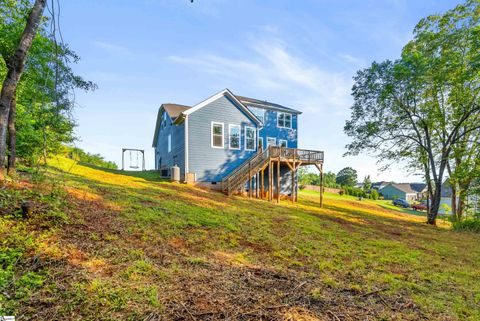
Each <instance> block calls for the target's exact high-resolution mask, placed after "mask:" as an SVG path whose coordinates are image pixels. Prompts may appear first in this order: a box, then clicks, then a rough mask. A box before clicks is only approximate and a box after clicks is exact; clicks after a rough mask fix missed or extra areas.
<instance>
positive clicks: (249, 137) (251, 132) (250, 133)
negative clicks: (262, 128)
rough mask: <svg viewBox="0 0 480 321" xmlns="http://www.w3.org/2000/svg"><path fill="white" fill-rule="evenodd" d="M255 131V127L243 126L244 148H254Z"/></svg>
mask: <svg viewBox="0 0 480 321" xmlns="http://www.w3.org/2000/svg"><path fill="white" fill-rule="evenodd" d="M255 133H256V131H255V128H253V127H245V150H255V141H256V137H255V136H256V135H255Z"/></svg>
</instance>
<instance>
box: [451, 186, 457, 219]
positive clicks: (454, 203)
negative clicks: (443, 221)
mask: <svg viewBox="0 0 480 321" xmlns="http://www.w3.org/2000/svg"><path fill="white" fill-rule="evenodd" d="M450 187H451V189H452V196H451V198H452V199H451V202H452V217H453V218H454V219H455V221H459V219H458V212H457V194H458V193H457V186H456V184H455V182H450Z"/></svg>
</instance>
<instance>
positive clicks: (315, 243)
mask: <svg viewBox="0 0 480 321" xmlns="http://www.w3.org/2000/svg"><path fill="white" fill-rule="evenodd" d="M50 166H52V167H51V168H50V170H49V173H48V175H50V176H51V177H52V179H58V180H60V181H61V182H62V185H63V186H65V187H66V188H65V190H66V192H67V195H68V198H69V200H70V201H71V202H72V205H71V208H70V209H69V210H68V214H69V215H68V216H69V220H70V221H69V222H66V223H64V224H65V225H64V228H63V229H60V228H54V229H51V230H49V231H48V232H43V233H41V234H38V235H33V234H31V235H30V236H28V237H29V239H30V241H29V242H30V243H29V244H34V246H32V245H29V248H32V249H30V250H28V251H27V252H28V253H34V255H37V256H41V257H44V258H46V259H48V260H55V261H61V262H63V263H62V264H61V269H59V270H56V271H55V272H52V273H57V274H62V273H67V274H68V275H70V274H73V275H74V279H75V281H74V282H71V284H70V285H68V286H67V287H66V290H65V291H63V292H62V297H64V298H68V300H69V307H68V309H64V310H62V311H63V312H62V313H63V315H64V316H65V318H67V319H68V316H70V315H71V314H70V313H73V312H72V311H75V313H77V314H78V315H81V316H83V318H84V319H89V318H91V316H92V315H108V316H109V318H110V319H115V318H117V319H118V318H119V317H124V318H125V317H126V316H127V317H128V318H130V319H145V311H163V309H165V307H166V306H168V302H167V301H168V300H166V298H168V297H169V296H172V295H178V294H180V295H185V294H184V293H183V292H178V291H180V290H178V289H177V286H179V285H182V284H184V283H185V282H186V281H185V280H190V279H191V278H192V276H198V278H199V280H202V282H207V281H206V280H209V281H208V282H212V284H210V285H208V287H212V288H223V287H225V283H222V282H225V280H223V279H221V278H220V279H216V277H218V276H219V275H218V273H227V274H226V275H228V273H237V271H241V270H242V269H253V270H254V271H268V272H265V273H267V274H266V275H270V274H272V275H276V273H279V272H278V271H283V272H282V273H287V274H292V275H295V277H294V278H296V277H297V276H298V275H303V276H305V277H308V278H309V281H308V282H307V283H305V284H308V288H305V293H304V296H305V297H311V298H312V300H322V299H327V298H328V300H331V298H338V297H341V296H342V295H345V293H365V292H369V291H373V290H375V289H385V292H384V295H385V298H386V299H388V298H390V297H391V298H395V297H397V296H401V297H402V298H403V299H404V300H412V302H414V303H412V305H411V306H417V305H418V306H419V309H421V311H422V312H421V313H422V315H427V316H429V317H430V318H431V319H438V318H436V317H435V316H437V315H442V316H448V317H452V318H456V317H457V318H462V319H465V320H476V319H478V318H477V316H479V314H480V308H479V306H478V302H479V300H480V294H479V293H480V283H479V282H476V281H477V280H478V278H479V277H480V272H479V268H478V262H480V249H479V248H478V247H472V246H470V247H466V245H467V244H479V241H480V237H479V236H478V235H473V234H470V233H457V232H453V231H451V230H449V228H448V227H449V225H448V224H446V223H445V224H442V228H434V227H431V226H427V225H426V224H425V223H424V221H425V218H424V217H421V216H418V215H410V214H408V213H405V212H402V211H399V210H398V209H396V208H393V209H390V208H387V207H385V206H382V205H385V204H384V203H382V202H376V201H371V200H368V201H367V200H362V201H358V200H356V199H355V198H352V197H347V196H339V195H336V194H326V195H325V203H324V207H323V208H320V207H319V206H318V201H319V194H318V193H312V192H309V191H308V192H305V191H302V192H301V193H300V197H299V202H298V203H295V204H292V203H291V202H289V201H282V202H281V203H280V204H275V203H269V202H267V201H262V200H256V199H248V198H244V197H230V198H229V197H227V196H225V195H223V194H221V193H218V192H211V191H207V190H204V189H200V188H195V187H192V186H188V185H184V184H178V183H170V182H168V181H164V180H161V179H159V178H158V176H157V173H155V172H143V173H142V172H121V171H115V170H103V169H100V168H94V167H91V166H84V165H82V164H77V163H75V162H73V161H71V160H68V159H62V158H57V159H55V160H52V161H51V162H50ZM65 215H67V214H65ZM0 222H1V224H0V231H1V232H2V233H6V234H10V235H12V236H11V237H12V240H13V239H14V238H19V237H20V235H22V237H24V236H23V235H25V234H26V232H25V231H24V230H23V229H17V230H11V229H10V226H11V223H8V222H7V221H5V222H3V221H0ZM23 239H26V238H23ZM33 240H35V241H33ZM12 242H13V241H12ZM25 242H26V241H25ZM27 252H22V253H27ZM210 269H212V270H210ZM67 271H68V272H67ZM219 271H221V272H219ZM198 273H205V275H203V276H200V275H199V274H198ZM211 273H217V274H216V277H215V278H213V277H209V275H210V274H211ZM256 273H260V272H256ZM261 273H264V272H261ZM269 273H270V274H269ZM52 275H53V274H52ZM225 277H227V276H225ZM227 278H228V277H227ZM32 280H33V279H32ZM45 282H46V283H48V282H50V283H48V284H50V285H49V286H50V287H52V288H55V285H54V284H52V282H55V279H54V278H45V280H44V279H42V285H36V287H42V286H44V285H43V284H45ZM63 286H65V285H63ZM202 286H203V285H202ZM51 291H53V292H51V294H49V295H59V294H58V293H57V292H55V291H56V290H51ZM176 291H177V292H176ZM182 291H183V290H182ZM175 293H176V294H175ZM47 297H48V295H47ZM85 297H88V298H89V300H88V301H87V300H85V299H84V298H85ZM461 298H463V299H461ZM392 300H393V299H392ZM210 308H212V307H210ZM407 310H408V309H407ZM407 310H405V311H403V310H401V311H400V310H399V311H400V312H398V311H397V312H396V313H400V314H399V316H400V317H399V318H400V319H401V318H402V317H405V318H407V317H408V318H410V319H412V318H413V319H415V317H418V316H419V315H420V314H415V313H416V312H415V311H417V310H415V309H410V310H408V311H407ZM288 311H290V312H288ZM159 313H160V312H159ZM284 313H286V314H288V313H290V315H294V314H295V313H297V314H298V315H302V316H305V320H309V319H308V316H309V312H308V311H302V310H298V309H296V308H293V307H292V308H291V309H290V310H285V311H284ZM402 313H404V314H402ZM410 314H412V315H414V316H415V317H411V315H410ZM80 318H82V317H80ZM440 319H442V318H440ZM440 319H439V320H440ZM312 320H313V319H312Z"/></svg>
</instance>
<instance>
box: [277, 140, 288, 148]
mask: <svg viewBox="0 0 480 321" xmlns="http://www.w3.org/2000/svg"><path fill="white" fill-rule="evenodd" d="M278 143H279V145H280V147H287V141H286V140H285V139H279V140H278Z"/></svg>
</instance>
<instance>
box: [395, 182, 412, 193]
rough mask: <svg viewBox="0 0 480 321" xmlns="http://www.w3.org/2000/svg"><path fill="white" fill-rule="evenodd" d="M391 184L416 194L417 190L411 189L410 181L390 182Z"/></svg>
mask: <svg viewBox="0 0 480 321" xmlns="http://www.w3.org/2000/svg"><path fill="white" fill-rule="evenodd" d="M391 185H392V186H393V187H395V188H397V189H399V190H401V191H403V192H405V193H407V194H417V191H415V190H414V189H412V187H411V184H410V183H400V184H396V183H392V184H391Z"/></svg>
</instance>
